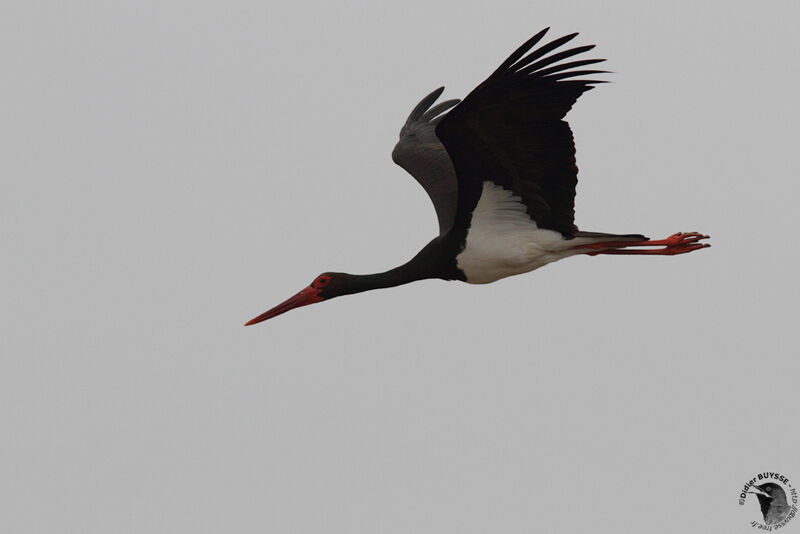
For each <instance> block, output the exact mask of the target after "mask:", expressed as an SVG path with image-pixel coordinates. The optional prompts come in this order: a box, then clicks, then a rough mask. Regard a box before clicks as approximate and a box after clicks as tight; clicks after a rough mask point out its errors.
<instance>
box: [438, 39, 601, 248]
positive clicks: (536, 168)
mask: <svg viewBox="0 0 800 534" xmlns="http://www.w3.org/2000/svg"><path fill="white" fill-rule="evenodd" d="M548 29H549V28H545V29H544V30H542V31H541V32H539V33H538V34H536V35H534V36H533V37H532V38H531V39H530V40H528V42H526V43H525V44H523V45H522V46H521V47H519V48H518V49H517V50H516V51H515V52H514V53H513V54H511V56H509V58H508V59H506V60H505V61H504V62H503V64H502V65H500V67H499V68H498V69H497V70H496V71H495V72H494V73H492V75H491V76H489V78H487V79H486V80H485V81H484V82H483V83H482V84H480V85H479V86H478V87H476V88H475V90H473V91H472V92H471V93H470V94H469V95H468V96H467V97H466V98H465V99H464V101H463V102H461V104H459V105H458V106H456V107H455V108H453V110H451V111H450V112H449V113H448V114H447V115H446V116H445V117H444V119H443V120H442V121H441V122H440V123H439V125H438V126H437V127H436V135H437V136H438V138H439V139H441V141H442V143H443V144H444V146H445V148H446V149H447V152H448V153H449V154H450V159H451V160H452V161H453V164H454V166H455V170H456V175H457V178H458V208H457V213H456V218H457V220H458V222H459V224H463V225H465V226H467V225H469V220H470V219H469V218H470V214H471V213H472V211H473V210H474V209H475V206H476V205H477V202H478V199H479V198H480V195H481V191H482V183H483V182H484V181H486V180H489V181H492V182H494V183H496V184H498V185H500V186H502V187H504V188H506V189H508V190H510V191H512V192H513V193H514V194H515V195H518V196H519V197H521V199H522V202H523V203H524V204H525V206H526V207H527V212H528V215H529V216H530V218H531V219H532V220H534V221H535V222H536V224H537V225H538V226H539V227H540V228H548V229H551V230H556V231H558V232H561V233H562V234H563V235H564V236H567V237H571V236H573V235H574V233H575V232H576V231H577V228H576V227H575V225H574V218H575V209H574V201H575V186H576V184H577V182H578V168H577V167H576V165H575V145H574V143H573V140H572V131H571V130H570V129H569V125H568V124H567V123H566V122H565V121H563V120H562V119H563V118H564V115H566V113H567V112H568V111H569V110H570V108H571V107H572V105H573V104H574V103H575V101H576V100H577V99H578V97H579V96H580V95H582V94H583V93H584V92H586V91H588V90H589V89H592V87H593V84H596V83H602V82H600V81H597V80H575V79H572V78H574V77H576V76H584V75H591V74H597V73H602V72H607V71H599V70H574V69H576V68H579V67H583V66H585V65H591V64H594V63H599V62H601V61H605V60H603V59H584V60H578V61H569V62H566V63H563V62H561V61H562V60H564V59H567V58H570V57H572V56H576V55H578V54H581V53H583V52H586V51H588V50H591V49H592V48H594V45H590V46H581V47H577V48H571V49H569V50H564V51H561V52H557V53H553V54H550V52H553V51H554V50H556V49H557V48H559V47H561V46H562V45H564V44H565V43H567V42H568V41H570V40H572V39H573V38H574V37H575V36H576V35H577V33H573V34H571V35H567V36H564V37H561V38H560V39H556V40H554V41H552V42H550V43H548V44H546V45H543V46H541V47H539V48H537V49H536V50H534V51H532V52H530V53H528V54H527V55H525V54H526V52H528V50H530V49H531V48H532V47H533V46H534V45H536V44H537V43H538V42H539V41H540V40H541V39H542V37H543V36H544V34H545V33H546V32H547V30H548ZM548 54H550V55H548ZM523 56H524V57H523Z"/></svg>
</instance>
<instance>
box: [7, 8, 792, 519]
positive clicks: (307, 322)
mask: <svg viewBox="0 0 800 534" xmlns="http://www.w3.org/2000/svg"><path fill="white" fill-rule="evenodd" d="M490 4H491V5H490ZM651 4H652V3H650V2H633V1H630V2H602V3H600V2H562V1H558V2H556V1H552V2H530V1H525V2H522V1H520V2H502V1H501V2H493V3H488V2H447V3H431V2H395V3H391V4H386V5H378V4H377V3H367V2H363V3H360V2H345V3H339V4H335V3H323V2H317V3H312V4H300V3H297V4H292V3H288V2H284V3H280V4H278V3H274V2H273V3H264V2H255V1H233V2H207V1H203V2H169V1H167V2H164V1H159V2H152V1H146V2H136V3H133V2H130V3H120V2H113V3H106V2H89V1H87V2H72V3H56V2H17V1H12V2H6V3H5V4H4V7H3V8H2V11H1V12H0V65H2V69H3V83H2V86H0V97H1V98H0V144H1V145H2V147H3V150H2V154H3V155H2V157H0V226H1V227H2V231H0V247H1V250H2V251H3V261H2V277H1V278H0V291H1V294H2V297H3V299H2V300H3V302H4V305H3V306H2V307H0V324H2V335H0V418H1V419H0V421H2V429H3V435H4V439H3V440H2V442H0V480H2V483H0V530H2V531H3V532H14V533H40V532H41V533H52V532H60V533H72V532H76V533H77V532H80V533H115V534H117V533H137V534H139V533H176V532H187V533H188V532H191V533H193V534H196V533H202V532H237V533H239V532H242V533H244V532H253V533H255V532H270V533H278V532H280V533H289V532H292V533H293V532H297V533H324V534H338V533H348V534H352V533H370V534H374V533H389V534H394V533H398V534H399V533H424V534H427V533H431V534H433V533H436V534H440V533H449V532H454V533H455V532H458V533H462V534H471V533H476V534H477V533H487V532H492V533H502V534H512V533H531V532H553V533H560V532H565V533H572V532H592V533H593V534H601V533H611V532H614V533H616V532H648V533H650V534H657V533H674V532H728V533H734V532H750V531H751V528H750V526H749V524H748V523H749V521H750V520H751V519H755V518H757V517H755V516H754V515H753V512H754V509H755V508H757V507H756V505H755V504H754V503H747V504H748V505H752V507H750V506H745V507H740V506H738V504H737V495H738V491H739V489H740V487H741V485H742V484H743V483H744V482H746V481H747V480H748V479H749V478H750V477H751V476H752V475H753V474H755V473H757V472H760V471H766V470H770V471H780V472H782V473H784V474H785V475H787V476H789V477H790V478H794V479H796V480H797V481H800V427H798V423H797V420H798V418H797V410H798V403H799V401H800V398H798V376H799V371H800V355H799V354H798V353H800V350H798V349H799V348H800V346H799V345H800V342H798V337H797V318H798V313H797V306H796V301H797V297H798V289H799V288H800V284H798V281H797V280H798V279H797V272H798V271H799V270H800V269H799V267H800V252H798V250H800V249H799V248H798V246H797V245H796V244H795V242H794V241H795V239H796V235H795V234H796V229H797V227H798V226H800V215H798V212H797V207H796V203H797V198H798V194H799V193H800V191H799V190H798V189H799V188H798V185H797V176H798V163H797V161H798V160H797V144H798V139H799V138H798V133H797V128H798V120H799V119H800V117H798V99H797V96H796V95H797V91H798V87H800V67H798V60H799V59H800V55H799V54H798V45H797V32H796V23H797V19H798V8H797V4H796V3H793V2H778V1H776V2H769V3H768V5H766V4H765V3H756V2H705V3H699V2H661V3H659V4H660V5H651ZM545 26H552V28H553V30H552V32H553V33H552V35H553V36H554V37H555V36H559V35H563V34H565V33H568V32H571V31H580V32H581V36H580V37H579V38H578V40H577V41H576V42H577V43H578V44H588V43H595V44H597V45H598V47H597V49H596V54H597V56H599V57H606V58H608V62H607V67H608V68H609V69H610V70H613V71H615V72H616V74H613V75H611V76H610V77H609V79H611V80H613V82H614V83H612V84H607V85H604V86H601V87H598V88H597V89H596V90H594V91H591V92H589V93H588V94H586V95H585V96H584V97H582V98H581V100H580V101H579V102H578V104H577V105H576V107H575V109H573V111H572V112H571V114H570V115H569V117H568V118H569V120H570V124H571V125H572V128H573V131H574V132H575V139H576V143H577V151H578V165H579V167H580V174H579V180H580V183H579V189H578V198H577V207H576V209H577V220H576V222H577V223H578V225H579V226H580V227H581V228H582V229H585V230H595V231H609V232H642V233H645V234H647V235H649V236H651V237H654V238H658V237H664V236H666V235H669V234H671V233H673V232H676V231H691V230H699V231H703V232H706V233H709V234H711V236H712V239H711V242H712V243H713V247H712V248H711V249H709V250H704V251H701V252H697V253H693V254H690V255H688V256H679V257H597V258H589V257H579V258H573V259H568V260H565V261H563V262H559V263H557V264H555V265H553V266H549V267H546V268H544V269H542V270H539V271H536V272H534V273H531V274H527V275H523V276H518V277H513V278H509V279H506V280H502V281H500V282H497V283H494V284H491V285H488V286H484V287H474V286H468V285H465V284H461V283H444V282H439V281H426V282H420V283H415V284H411V285H408V286H404V287H402V288H398V289H392V290H384V291H376V292H371V293H365V294H361V295H357V296H352V297H346V298H341V299H336V300H335V301H333V302H330V303H323V304H318V305H316V306H312V307H307V308H303V309H300V310H296V311H294V312H291V313H289V314H286V315H284V316H281V317H279V318H276V319H273V320H271V321H269V322H267V323H264V324H262V325H258V326H255V327H250V328H244V327H242V323H244V321H246V320H247V319H249V318H251V317H253V316H254V315H256V314H258V313H260V312H262V311H264V310H266V309H267V308H269V307H271V306H273V305H275V304H277V303H278V302H280V301H281V300H283V299H284V298H286V297H288V296H290V295H291V294H293V293H294V292H296V291H297V290H299V289H301V288H302V287H304V286H305V285H307V284H308V283H309V282H310V281H311V280H312V279H313V277H314V276H315V275H316V274H318V273H320V272H322V271H325V270H341V271H348V272H356V273H364V272H375V271H382V270H385V269H387V268H390V267H393V266H395V265H397V264H399V263H402V262H404V261H406V260H407V259H409V258H410V257H411V256H413V255H414V254H415V253H416V252H417V250H418V249H419V248H420V247H421V246H423V245H424V244H425V243H426V242H427V241H428V240H429V239H430V238H431V237H433V236H434V235H435V234H436V231H437V226H436V218H435V215H434V212H433V209H432V207H431V206H430V205H429V200H428V199H427V198H426V196H425V194H424V192H423V191H422V189H421V188H420V187H419V186H418V185H417V184H416V183H415V182H414V181H413V179H412V178H411V177H409V176H407V175H406V174H405V172H404V171H403V170H402V169H400V168H399V167H396V166H395V165H393V164H392V162H391V160H390V157H389V154H390V152H391V149H392V147H393V145H394V143H395V141H396V138H397V133H398V131H399V129H400V126H401V125H402V123H403V121H404V120H405V118H406V116H407V114H408V112H409V111H410V110H411V108H412V107H413V106H414V104H416V102H417V101H418V100H419V99H420V98H421V97H422V96H424V95H425V94H427V93H428V92H430V91H431V90H432V89H434V88H436V87H438V86H440V85H445V86H446V90H445V93H444V95H443V97H444V98H457V97H463V96H465V95H466V94H467V93H468V92H469V91H470V90H471V89H472V88H473V87H474V86H475V85H476V84H477V83H479V82H480V81H482V80H483V79H484V77H485V76H487V75H488V74H489V73H490V72H491V71H492V70H493V69H494V68H495V67H496V66H497V65H498V64H499V63H500V62H501V61H502V60H503V59H504V58H505V57H506V56H507V55H508V54H509V53H510V52H511V51H512V50H514V49H515V48H516V47H517V46H518V45H519V44H520V43H522V42H523V41H525V40H526V39H527V38H528V37H530V36H531V35H533V33H535V32H537V31H538V30H540V29H541V28H543V27H545ZM797 522H798V525H794V524H790V526H789V527H787V528H790V529H796V528H800V520H797Z"/></svg>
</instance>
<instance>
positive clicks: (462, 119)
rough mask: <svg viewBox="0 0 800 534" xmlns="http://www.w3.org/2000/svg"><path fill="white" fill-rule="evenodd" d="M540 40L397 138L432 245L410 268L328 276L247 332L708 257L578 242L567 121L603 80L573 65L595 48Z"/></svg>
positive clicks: (586, 237) (429, 103)
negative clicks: (326, 309) (427, 206)
mask: <svg viewBox="0 0 800 534" xmlns="http://www.w3.org/2000/svg"><path fill="white" fill-rule="evenodd" d="M547 31H548V28H545V29H544V30H542V31H540V32H539V33H537V34H536V35H534V36H533V37H532V38H530V39H529V40H528V41H527V42H526V43H524V44H523V45H522V46H520V47H519V48H518V49H517V50H516V51H514V53H513V54H511V55H510V56H509V57H508V59H506V60H505V61H504V62H503V63H502V64H501V65H500V66H499V67H498V68H497V70H495V71H494V72H493V73H492V74H491V75H490V76H489V77H488V78H487V79H486V80H485V81H484V82H483V83H481V84H480V85H479V86H478V87H476V88H475V89H474V90H473V91H472V92H471V93H470V94H469V95H467V97H466V98H464V100H447V101H445V102H441V103H439V104H435V105H434V103H435V102H436V100H438V98H439V97H440V96H441V94H442V91H443V90H444V88H443V87H441V88H439V89H436V90H435V91H433V92H432V93H431V94H429V95H428V96H426V97H425V98H423V99H422V101H421V102H420V103H419V104H417V105H416V107H415V108H414V109H413V110H412V111H411V114H410V115H409V117H408V120H406V122H405V124H404V125H403V127H402V129H401V130H400V140H399V141H398V143H397V145H396V146H395V148H394V150H393V152H392V159H393V160H394V162H395V163H397V164H398V165H400V166H401V167H403V168H404V169H405V170H406V171H408V172H409V173H410V174H411V175H412V176H413V177H414V178H415V179H416V180H417V181H418V182H419V183H420V185H422V187H423V188H424V189H425V191H426V192H427V193H428V196H429V197H430V199H431V201H432V202H433V206H434V208H435V209H436V216H437V218H438V220H439V235H438V236H437V237H435V238H434V239H433V240H432V241H431V242H430V243H428V244H427V245H426V246H425V247H424V248H423V249H422V250H421V251H420V252H419V253H418V254H417V255H416V256H414V257H413V258H412V259H411V260H410V261H408V262H407V263H405V264H403V265H401V266H399V267H396V268H394V269H391V270H389V271H386V272H383V273H378V274H365V275H356V274H347V273H337V272H326V273H322V274H320V275H319V276H317V277H316V278H315V279H314V280H313V281H312V282H311V285H309V286H308V287H306V288H305V289H303V290H302V291H300V292H299V293H297V294H296V295H294V296H293V297H291V298H289V299H288V300H286V301H285V302H283V303H281V304H279V305H277V306H275V307H274V308H272V309H270V310H268V311H266V312H264V313H262V314H261V315H259V316H258V317H255V318H253V319H251V320H250V321H248V322H247V323H246V324H247V325H252V324H255V323H259V322H261V321H265V320H267V319H271V318H273V317H275V316H277V315H280V314H282V313H285V312H287V311H289V310H292V309H294V308H298V307H300V306H306V305H308V304H313V303H315V302H321V301H323V300H330V299H332V298H334V297H339V296H342V295H350V294H353V293H360V292H362V291H368V290H371V289H380V288H386V287H393V286H398V285H402V284H407V283H409V282H414V281H416V280H424V279H429V278H440V279H443V280H461V281H462V282H468V283H472V284H486V283H489V282H494V281H495V280H499V279H501V278H505V277H507V276H512V275H515V274H521V273H525V272H528V271H532V270H534V269H537V268H539V267H542V266H543V265H546V264H548V263H551V262H554V261H557V260H560V259H563V258H567V257H569V256H575V255H577V254H588V255H591V256H595V255H598V254H656V255H665V256H671V255H676V254H684V253H687V252H691V251H693V250H698V249H701V248H704V247H708V246H710V245H708V244H707V243H703V242H701V240H702V239H706V238H707V237H708V236H705V235H702V234H699V233H697V232H690V233H677V234H674V235H671V236H669V237H667V238H666V239H660V240H651V239H648V238H646V237H645V236H643V235H640V234H609V233H601V232H584V231H580V230H578V228H577V227H576V226H575V223H574V215H575V210H574V200H575V186H576V184H577V182H578V178H577V177H578V168H577V167H576V166H575V145H574V143H573V139H572V131H571V130H570V128H569V125H568V124H567V123H566V122H565V121H564V116H565V115H566V114H567V112H568V111H569V110H570V108H571V107H572V105H573V104H574V103H575V101H576V100H577V99H578V97H579V96H581V95H582V94H583V93H585V92H586V91H588V90H590V89H592V88H594V86H595V85H596V84H598V83H603V81H601V80H594V79H586V78H585V77H587V76H589V77H592V76H594V75H596V74H602V73H605V72H607V71H602V70H595V69H592V68H589V69H585V68H583V67H587V66H590V65H594V64H596V63H600V62H602V61H604V60H603V59H578V58H576V57H577V56H581V55H582V54H584V53H585V52H588V51H589V50H591V49H592V48H594V45H589V46H579V47H575V48H569V49H566V50H564V49H562V47H563V46H564V45H565V44H566V43H568V42H569V41H571V40H572V39H574V38H575V36H576V35H577V33H573V34H570V35H566V36H564V37H561V38H558V39H555V40H553V41H551V42H549V43H547V44H544V45H541V46H539V47H538V48H537V47H536V46H537V45H538V44H539V42H540V41H541V40H542V38H543V37H544V35H545V34H546V33H547Z"/></svg>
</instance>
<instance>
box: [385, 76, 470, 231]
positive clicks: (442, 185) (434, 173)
mask: <svg viewBox="0 0 800 534" xmlns="http://www.w3.org/2000/svg"><path fill="white" fill-rule="evenodd" d="M442 91H444V87H440V88H439V89H437V90H435V91H434V92H432V93H431V94H429V95H428V96H426V97H425V98H423V99H422V101H421V102H420V103H419V104H417V106H416V107H415V108H414V109H413V111H411V115H409V116H408V120H406V123H405V124H404V125H403V128H402V129H401V130H400V140H399V141H398V142H397V145H395V147H394V150H393V151H392V160H393V161H394V162H395V163H397V164H398V165H400V166H401V167H403V168H404V169H405V170H406V171H408V172H409V174H411V176H413V177H414V178H416V180H417V181H418V182H419V183H420V185H422V187H423V188H425V192H427V193H428V196H429V197H430V198H431V201H433V207H434V208H435V209H436V216H437V218H438V219H439V234H440V235H444V234H446V233H447V232H448V230H450V227H451V226H452V225H453V219H454V217H455V214H456V207H457V205H458V183H457V182H456V171H455V169H454V168H453V163H452V162H451V161H450V156H448V155H447V151H446V150H445V149H444V146H442V143H441V142H440V141H439V138H438V137H436V131H435V130H436V125H437V124H439V121H440V120H441V119H442V118H443V116H442V113H444V112H445V111H447V110H448V109H450V108H452V107H453V106H455V105H456V104H458V103H459V102H460V100H447V101H445V102H441V103H439V104H437V105H435V106H433V107H431V106H432V105H433V103H434V102H436V99H438V98H439V96H441V94H442Z"/></svg>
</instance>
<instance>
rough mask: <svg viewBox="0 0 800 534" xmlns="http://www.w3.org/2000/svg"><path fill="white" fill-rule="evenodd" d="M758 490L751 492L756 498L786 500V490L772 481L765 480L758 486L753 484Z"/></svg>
mask: <svg viewBox="0 0 800 534" xmlns="http://www.w3.org/2000/svg"><path fill="white" fill-rule="evenodd" d="M753 487H754V488H756V489H757V490H760V492H753V493H755V494H756V496H757V497H758V500H759V501H760V500H761V499H766V500H768V501H773V500H783V501H785V500H786V492H785V491H783V488H782V487H780V486H779V485H778V484H775V483H774V482H767V483H766V484H761V485H760V486H753Z"/></svg>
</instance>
